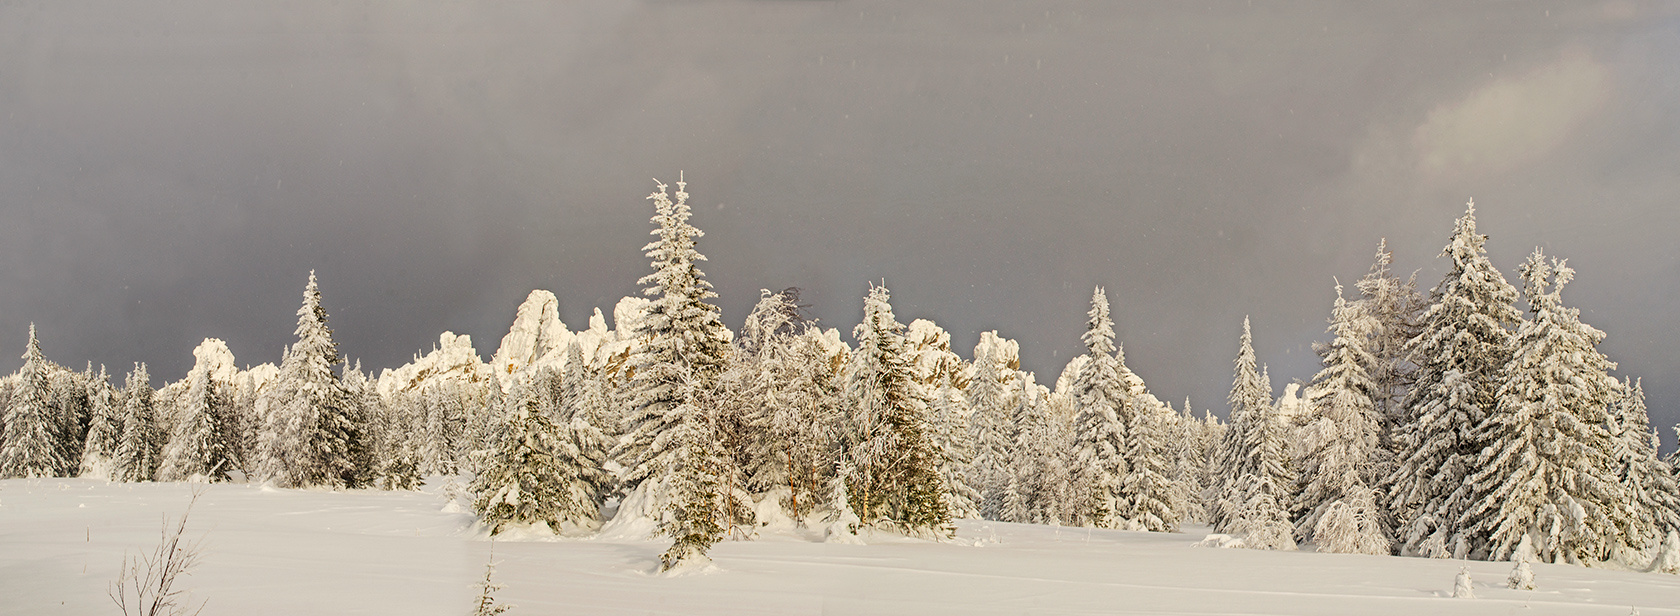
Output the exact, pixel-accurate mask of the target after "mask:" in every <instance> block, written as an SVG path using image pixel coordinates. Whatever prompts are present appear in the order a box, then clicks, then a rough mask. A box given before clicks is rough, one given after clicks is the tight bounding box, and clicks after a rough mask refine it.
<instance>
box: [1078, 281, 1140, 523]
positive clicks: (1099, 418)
mask: <svg viewBox="0 0 1680 616" xmlns="http://www.w3.org/2000/svg"><path fill="white" fill-rule="evenodd" d="M1089 316H1090V320H1089V321H1088V322H1087V323H1086V327H1085V335H1084V336H1083V340H1084V342H1085V348H1086V349H1087V351H1088V352H1087V353H1086V355H1085V356H1086V357H1087V358H1089V359H1088V361H1087V362H1086V363H1085V365H1084V367H1082V368H1081V369H1080V370H1079V373H1078V376H1077V377H1075V379H1074V383H1073V401H1074V409H1075V411H1074V413H1075V414H1074V419H1073V443H1072V445H1073V446H1072V449H1071V454H1072V457H1073V467H1072V471H1073V486H1074V490H1075V491H1076V492H1075V495H1074V497H1075V498H1076V499H1078V500H1079V503H1080V505H1079V510H1078V511H1079V514H1078V517H1079V519H1078V522H1079V524H1080V525H1081V526H1095V527H1097V528H1125V527H1126V522H1127V520H1125V519H1124V518H1122V517H1121V514H1120V509H1121V506H1122V503H1121V499H1122V496H1121V488H1120V483H1121V480H1122V479H1123V478H1124V477H1125V476H1126V473H1127V472H1128V469H1127V468H1126V459H1125V457H1124V456H1123V455H1122V452H1123V451H1124V450H1125V448H1126V435H1125V434H1124V432H1123V430H1124V429H1125V427H1124V424H1122V423H1121V420H1120V416H1121V415H1122V414H1125V413H1128V412H1129V410H1128V409H1127V408H1126V406H1127V404H1128V402H1129V401H1130V400H1129V398H1130V397H1131V396H1130V395H1129V393H1128V391H1127V387H1126V384H1125V383H1124V382H1122V381H1121V380H1120V369H1119V362H1118V361H1116V360H1115V358H1114V351H1115V348H1114V324H1113V321H1111V320H1110V319H1109V316H1108V297H1107V296H1106V295H1104V293H1103V290H1102V287H1097V289H1096V291H1094V292H1092V294H1091V311H1090V313H1089Z"/></svg>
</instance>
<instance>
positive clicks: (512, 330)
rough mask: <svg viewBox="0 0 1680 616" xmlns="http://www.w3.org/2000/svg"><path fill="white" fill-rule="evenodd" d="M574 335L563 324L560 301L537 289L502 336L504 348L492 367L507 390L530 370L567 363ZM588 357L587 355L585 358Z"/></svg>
mask: <svg viewBox="0 0 1680 616" xmlns="http://www.w3.org/2000/svg"><path fill="white" fill-rule="evenodd" d="M574 337H575V336H574V335H573V334H572V332H570V331H568V330H567V329H566V324H565V323H562V322H560V300H558V299H556V298H555V297H554V294H553V293H550V292H548V291H544V290H542V289H537V290H535V291H531V294H530V295H527V296H526V297H525V302H524V303H521V304H520V305H519V311H518V312H516V313H515V314H514V317H513V326H512V327H509V328H508V333H507V335H506V336H502V346H501V347H499V348H497V349H496V354H495V355H493V356H491V359H490V366H491V367H492V368H493V369H494V370H495V372H496V377H497V378H499V379H501V380H502V386H503V387H504V388H506V387H509V386H511V385H512V379H514V378H517V377H519V376H521V375H522V374H524V373H525V372H527V371H531V372H534V371H536V370H537V369H539V368H541V367H543V366H546V365H555V366H556V367H560V366H559V364H562V363H564V362H565V359H566V346H567V345H570V344H571V343H572V340H573V338H574ZM586 356H587V355H586Z"/></svg>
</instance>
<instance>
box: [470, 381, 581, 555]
mask: <svg viewBox="0 0 1680 616" xmlns="http://www.w3.org/2000/svg"><path fill="white" fill-rule="evenodd" d="M505 397H506V399H507V408H506V412H507V414H508V420H507V425H508V433H507V434H506V435H505V437H504V438H502V439H499V440H500V442H499V443H498V445H499V446H498V448H497V449H496V450H495V451H494V452H493V453H492V454H491V455H490V456H489V459H488V460H486V461H485V466H484V468H483V469H482V470H481V471H480V472H479V473H478V475H477V476H475V477H473V481H472V484H471V485H470V486H469V487H468V490H470V491H471V492H472V493H473V512H474V513H476V514H478V517H479V521H480V522H482V523H483V524H484V525H485V526H488V527H489V528H490V534H492V535H495V534H498V533H501V532H502V531H503V530H504V529H506V528H507V527H508V525H510V524H538V523H542V524H547V525H548V526H549V528H550V529H551V530H553V531H555V532H559V531H560V528H561V522H565V521H569V522H574V523H576V522H583V523H585V524H588V525H591V526H593V524H594V521H595V518H596V516H597V513H598V512H597V510H595V509H594V508H593V503H591V502H581V503H580V502H578V501H576V500H573V499H572V497H571V492H572V490H571V487H572V483H573V481H575V480H576V476H577V469H576V468H575V467H572V466H571V465H570V464H568V461H567V458H568V457H569V456H567V453H569V452H566V451H565V449H566V448H567V447H568V446H569V445H570V444H569V443H567V442H565V439H563V438H562V436H561V429H560V427H559V426H556V425H554V422H553V421H552V420H550V419H549V417H548V416H547V415H545V414H544V413H543V412H542V409H541V408H540V406H539V405H538V404H537V398H536V395H535V392H533V391H532V390H531V388H530V386H528V385H526V384H525V383H523V382H519V381H517V380H516V381H515V383H514V385H513V386H512V389H511V390H510V391H509V392H508V394H507V395H506V396H505ZM586 509H587V511H585V510H586ZM585 514H587V515H585Z"/></svg>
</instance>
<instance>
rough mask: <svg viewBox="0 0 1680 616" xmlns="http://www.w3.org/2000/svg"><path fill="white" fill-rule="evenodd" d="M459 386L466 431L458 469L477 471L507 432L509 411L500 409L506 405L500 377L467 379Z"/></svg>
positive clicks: (487, 461)
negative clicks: (474, 380)
mask: <svg viewBox="0 0 1680 616" xmlns="http://www.w3.org/2000/svg"><path fill="white" fill-rule="evenodd" d="M460 386H461V387H460V391H461V393H462V394H463V395H462V397H461V407H462V408H463V409H464V411H465V413H466V431H465V432H464V433H463V434H464V437H463V438H462V439H461V455H460V458H459V460H460V462H459V464H460V468H461V471H462V472H465V473H473V474H477V473H478V472H479V471H480V470H482V469H483V468H484V466H485V465H486V464H489V461H490V457H491V456H493V455H495V453H496V451H497V450H499V449H501V445H502V437H503V436H506V435H507V430H508V425H507V422H508V417H509V414H508V413H505V412H503V409H505V408H507V405H508V399H507V394H508V392H507V391H505V390H504V389H503V388H502V381H501V379H489V380H488V381H487V382H485V383H484V384H483V385H482V386H479V385H478V384H476V383H473V382H471V381H467V382H464V383H461V384H460ZM540 406H541V404H540V401H539V408H540Z"/></svg>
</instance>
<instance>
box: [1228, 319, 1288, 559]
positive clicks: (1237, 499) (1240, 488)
mask: <svg viewBox="0 0 1680 616" xmlns="http://www.w3.org/2000/svg"><path fill="white" fill-rule="evenodd" d="M1234 363H1235V364H1236V367H1235V373H1236V376H1235V378H1234V379H1233V381H1232V384H1231V397H1230V402H1231V423H1230V426H1229V427H1228V428H1227V429H1226V431H1225V438H1224V440H1223V443H1222V444H1221V447H1220V451H1219V464H1218V466H1219V472H1220V476H1221V479H1222V488H1221V492H1220V499H1219V502H1218V503H1217V504H1216V505H1215V507H1214V511H1213V514H1214V520H1213V523H1214V528H1215V529H1216V530H1220V531H1223V532H1230V533H1234V534H1240V535H1244V536H1245V539H1244V543H1245V545H1247V546H1248V547H1251V548H1267V549H1294V546H1295V543H1294V541H1293V534H1294V533H1293V527H1292V525H1291V524H1290V516H1289V511H1290V508H1291V504H1292V503H1291V502H1290V501H1291V499H1290V491H1291V488H1292V486H1294V485H1295V476H1294V472H1293V470H1292V469H1291V467H1290V465H1289V459H1288V456H1287V455H1286V453H1285V448H1286V447H1287V443H1286V442H1285V441H1286V439H1287V435H1286V430H1285V426H1284V425H1283V422H1282V421H1281V420H1280V419H1279V417H1278V414H1277V409H1276V408H1274V407H1273V406H1272V400H1271V398H1272V394H1271V389H1272V387H1271V384H1270V383H1268V382H1267V381H1266V379H1264V378H1263V377H1261V375H1260V374H1259V373H1258V372H1256V371H1255V365H1256V361H1255V357H1254V336H1253V334H1252V332H1251V330H1250V329H1249V324H1248V319H1247V318H1244V319H1243V334H1242V339H1241V341H1240V342H1239V344H1238V348H1237V359H1236V361H1235V362H1234Z"/></svg>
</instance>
